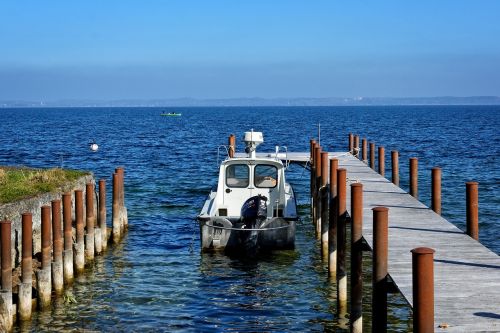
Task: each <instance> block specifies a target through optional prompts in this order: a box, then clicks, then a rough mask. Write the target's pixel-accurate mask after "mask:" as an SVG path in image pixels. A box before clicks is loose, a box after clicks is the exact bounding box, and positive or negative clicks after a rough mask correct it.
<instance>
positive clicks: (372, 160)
mask: <svg viewBox="0 0 500 333" xmlns="http://www.w3.org/2000/svg"><path fill="white" fill-rule="evenodd" d="M370 168H372V169H373V170H375V142H370Z"/></svg>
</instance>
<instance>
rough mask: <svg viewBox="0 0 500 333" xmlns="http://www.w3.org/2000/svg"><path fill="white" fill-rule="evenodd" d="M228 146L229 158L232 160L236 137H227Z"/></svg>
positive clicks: (232, 135)
mask: <svg viewBox="0 0 500 333" xmlns="http://www.w3.org/2000/svg"><path fill="white" fill-rule="evenodd" d="M228 145H229V148H228V153H229V157H230V158H233V157H234V153H235V151H236V136H234V134H231V135H230V136H229V139H228Z"/></svg>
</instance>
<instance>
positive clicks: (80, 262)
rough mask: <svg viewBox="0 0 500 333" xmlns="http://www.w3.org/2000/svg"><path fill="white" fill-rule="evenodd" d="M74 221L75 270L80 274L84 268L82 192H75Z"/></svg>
mask: <svg viewBox="0 0 500 333" xmlns="http://www.w3.org/2000/svg"><path fill="white" fill-rule="evenodd" d="M75 219H76V245H75V270H76V273H77V274H81V273H83V271H84V268H85V236H84V232H85V230H84V224H83V191H82V190H76V191H75Z"/></svg>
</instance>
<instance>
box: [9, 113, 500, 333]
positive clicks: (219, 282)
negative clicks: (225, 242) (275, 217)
mask: <svg viewBox="0 0 500 333" xmlns="http://www.w3.org/2000/svg"><path fill="white" fill-rule="evenodd" d="M164 111H170V112H179V113H182V116H181V117H161V116H160V113H162V112H164ZM0 119H1V121H0V165H23V166H28V167H63V168H72V169H87V170H91V171H93V172H94V174H95V176H96V178H97V179H100V178H106V179H107V180H108V186H109V188H110V186H111V178H110V176H111V174H112V173H113V170H114V168H115V167H116V166H124V167H125V170H126V204H127V207H128V214H129V231H128V234H127V236H126V238H125V239H124V242H123V243H122V244H120V245H119V246H117V247H113V248H112V249H110V250H109V251H108V252H107V253H106V255H105V256H103V257H100V258H97V260H96V262H95V264H94V266H93V267H91V268H90V269H89V273H88V274H86V275H84V276H82V277H80V278H79V281H78V282H77V283H75V285H74V286H73V287H71V288H70V289H68V293H72V294H73V295H74V297H75V300H76V302H75V303H71V304H64V300H63V299H59V300H57V302H56V304H54V306H53V307H52V309H50V310H48V311H45V312H40V313H36V314H35V315H34V317H33V320H32V322H31V323H26V324H23V326H21V327H17V328H16V330H18V331H33V332H38V331H65V332H68V331H69V332H70V331H82V330H89V331H103V332H121V331H142V332H145V331H176V330H178V331H203V332H210V331H213V332H219V331H238V332H239V331H250V332H255V331H280V332H284V331H343V329H342V327H341V325H339V323H338V321H337V318H336V315H335V311H334V310H335V307H336V304H335V297H334V295H335V286H334V285H332V284H331V283H330V282H329V281H328V279H327V274H326V267H325V265H324V263H323V262H322V260H321V257H320V252H319V248H318V246H317V243H316V241H315V239H314V230H313V229H312V225H311V223H310V220H309V206H308V204H309V193H308V191H309V175H308V173H307V171H304V170H303V169H301V168H300V167H298V166H292V168H291V170H290V172H289V180H290V181H291V183H292V184H293V185H294V189H295V192H296V193H297V196H298V203H299V209H300V214H301V217H302V220H301V221H300V222H299V224H298V227H297V241H296V249H295V250H294V251H282V252H278V253H274V254H271V255H269V256H266V257H264V258H261V259H260V260H259V261H249V260H240V259H231V258H228V257H226V256H224V255H221V254H202V253H200V245H199V234H198V227H197V223H196V222H195V216H196V215H197V213H198V212H199V210H200V209H201V206H202V205H203V202H204V200H205V198H206V196H207V194H208V192H209V190H210V188H211V187H212V185H213V184H214V183H215V181H216V177H217V173H218V169H217V159H218V154H217V151H218V149H219V148H220V151H221V155H220V156H219V159H220V158H222V157H223V155H224V154H225V153H223V152H224V151H225V150H224V148H221V145H225V144H227V137H228V135H229V134H231V133H234V134H236V135H237V149H238V150H241V149H242V144H241V137H242V134H243V132H244V131H247V130H249V129H251V128H253V129H254V130H256V131H262V132H264V140H265V142H264V144H263V145H261V146H260V147H259V150H261V151H273V150H274V146H275V145H286V146H287V147H288V149H289V150H290V151H307V150H308V148H309V139H310V138H313V137H317V130H318V123H320V124H321V144H322V146H323V147H324V149H325V150H329V151H333V150H335V151H339V150H347V135H348V133H349V132H352V133H355V134H359V135H360V136H361V137H366V138H368V140H370V141H374V142H376V144H377V145H383V146H384V147H385V149H386V154H387V156H390V155H389V151H390V150H398V151H399V153H400V174H401V187H402V188H403V189H408V158H409V157H418V158H419V193H420V200H421V201H422V202H424V203H425V204H427V205H429V204H430V191H429V190H430V169H431V168H432V167H434V166H440V167H441V168H442V178H443V191H442V196H443V199H442V205H443V216H444V217H445V218H447V219H448V220H449V221H451V222H452V223H454V224H456V225H457V226H458V227H459V228H461V229H463V230H464V229H465V182H466V181H471V180H474V181H478V182H479V211H480V226H479V228H480V240H481V242H482V243H483V244H484V245H485V246H486V247H488V248H489V249H491V250H492V251H494V252H496V253H497V254H498V253H500V240H499V237H498V235H499V234H500V219H499V207H500V205H499V204H500V166H499V163H498V156H499V154H500V135H499V130H500V106H390V107H383V106H380V107H259V108H251V107H234V108H220V107H218V108H208V107H207V108H169V109H165V108H53V109H43V108H36V109H1V110H0ZM92 140H95V141H96V142H97V143H98V144H99V146H100V149H99V151H98V152H95V153H93V152H91V151H90V150H89V149H88V143H89V142H90V141H92ZM386 160H390V159H387V158H386ZM386 174H388V175H390V163H387V165H386ZM109 192H110V191H108V194H109ZM108 202H110V200H108ZM110 215H111V214H110V213H109V214H108V216H110ZM367 261H369V258H367ZM366 271H367V274H366V275H367V276H368V273H369V272H370V270H369V268H367V269H366ZM369 281H370V279H369V276H368V277H367V283H366V284H368V282H369ZM365 288H366V289H367V295H366V298H365V301H364V308H365V309H366V310H367V311H368V310H369V303H370V296H369V287H365ZM389 308H390V309H389V311H390V313H389V318H390V328H389V331H391V332H406V331H408V330H409V329H411V312H410V311H409V310H408V307H407V306H406V305H405V302H404V300H403V299H402V298H401V297H398V296H397V295H391V298H390V306H389ZM365 324H366V325H367V326H369V314H367V315H366V316H365Z"/></svg>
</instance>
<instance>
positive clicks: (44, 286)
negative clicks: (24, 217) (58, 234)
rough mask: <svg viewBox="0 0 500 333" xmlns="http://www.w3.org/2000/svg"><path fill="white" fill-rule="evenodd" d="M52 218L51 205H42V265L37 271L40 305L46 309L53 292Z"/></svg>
mask: <svg viewBox="0 0 500 333" xmlns="http://www.w3.org/2000/svg"><path fill="white" fill-rule="evenodd" d="M51 229H52V228H51V220H50V206H42V242H41V243H42V267H41V269H40V270H39V271H38V272H37V274H36V275H37V292H38V307H39V308H40V309H45V308H47V307H48V306H49V305H50V297H51V293H52V281H51V280H52V279H51V261H52V258H51V250H52V247H51V245H50V240H51V233H52V232H51Z"/></svg>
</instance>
